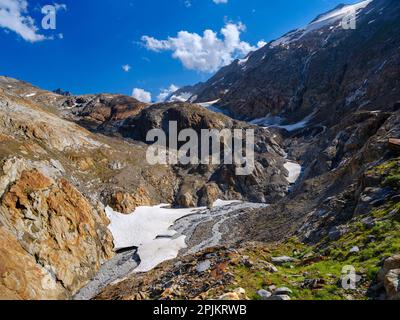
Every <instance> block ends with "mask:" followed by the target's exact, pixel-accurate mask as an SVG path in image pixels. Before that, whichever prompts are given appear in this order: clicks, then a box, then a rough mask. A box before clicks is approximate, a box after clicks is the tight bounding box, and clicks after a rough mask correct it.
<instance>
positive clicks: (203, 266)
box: [196, 260, 211, 273]
mask: <svg viewBox="0 0 400 320" xmlns="http://www.w3.org/2000/svg"><path fill="white" fill-rule="evenodd" d="M210 268H211V261H210V260H206V261H202V262H200V263H199V264H198V265H197V267H196V271H197V272H198V273H203V272H206V271H207V270H209V269H210Z"/></svg>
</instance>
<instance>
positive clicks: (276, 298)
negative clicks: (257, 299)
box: [268, 295, 292, 301]
mask: <svg viewBox="0 0 400 320" xmlns="http://www.w3.org/2000/svg"><path fill="white" fill-rule="evenodd" d="M268 300H271V301H289V300H292V299H291V298H290V297H289V296H287V295H277V296H275V295H274V296H272V297H270V298H268Z"/></svg>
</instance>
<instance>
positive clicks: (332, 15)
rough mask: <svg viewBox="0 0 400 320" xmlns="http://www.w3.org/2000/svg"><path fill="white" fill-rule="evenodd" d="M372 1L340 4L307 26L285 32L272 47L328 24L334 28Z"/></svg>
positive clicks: (292, 40) (271, 44)
mask: <svg viewBox="0 0 400 320" xmlns="http://www.w3.org/2000/svg"><path fill="white" fill-rule="evenodd" d="M372 1H374V0H364V1H361V2H359V3H355V4H352V5H345V6H340V7H338V8H337V9H336V10H332V11H329V12H327V13H326V14H323V15H321V16H319V17H318V18H317V19H316V20H314V21H312V22H311V23H309V24H308V25H307V26H306V27H304V28H300V29H297V30H294V31H291V32H289V33H287V34H285V35H284V36H283V37H281V38H279V39H277V40H275V41H272V42H271V43H270V47H276V46H280V45H288V44H290V43H292V42H295V41H298V40H300V39H301V38H303V37H304V36H305V35H306V34H308V33H310V32H312V31H315V30H319V29H322V28H324V27H326V26H331V30H334V29H335V28H337V27H338V26H340V23H341V22H342V20H343V18H345V17H346V16H348V15H349V14H351V13H352V12H356V14H359V13H360V12H361V10H362V9H364V8H366V7H367V6H368V5H369V4H370V3H371V2H372Z"/></svg>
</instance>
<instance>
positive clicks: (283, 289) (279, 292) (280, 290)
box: [274, 287, 293, 296]
mask: <svg viewBox="0 0 400 320" xmlns="http://www.w3.org/2000/svg"><path fill="white" fill-rule="evenodd" d="M292 293H293V292H292V290H290V289H289V288H287V287H280V288H277V289H276V290H275V291H274V296H281V295H291V294H292Z"/></svg>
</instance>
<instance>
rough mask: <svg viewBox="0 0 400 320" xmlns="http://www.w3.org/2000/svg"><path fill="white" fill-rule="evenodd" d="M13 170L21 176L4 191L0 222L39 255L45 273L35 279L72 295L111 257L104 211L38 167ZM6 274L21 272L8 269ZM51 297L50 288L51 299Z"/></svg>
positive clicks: (21, 242)
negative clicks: (44, 278) (44, 277)
mask: <svg viewBox="0 0 400 320" xmlns="http://www.w3.org/2000/svg"><path fill="white" fill-rule="evenodd" d="M16 163H18V162H16ZM19 163H21V162H19ZM22 164H23V165H24V163H23V162H22ZM6 165H7V164H6ZM28 166H29V165H26V164H25V167H28ZM14 168H15V170H18V171H20V174H17V175H16V176H15V177H13V178H15V181H13V182H10V184H9V185H8V186H7V187H6V190H5V191H4V194H3V196H2V199H1V202H0V213H1V215H0V222H1V223H2V225H3V226H5V227H6V228H7V229H8V230H10V231H11V232H12V234H13V235H14V237H16V239H18V241H19V244H20V246H21V248H23V249H24V250H25V251H26V252H25V254H26V255H27V254H29V255H30V256H31V257H35V259H34V260H35V262H36V264H37V266H36V268H39V269H40V270H41V273H38V277H39V278H38V279H36V280H37V281H41V280H40V276H43V274H45V275H46V277H47V279H49V280H48V281H50V280H51V281H53V282H54V284H53V286H54V288H57V287H58V286H60V285H61V286H62V288H63V290H64V293H67V292H68V293H74V292H76V291H77V290H78V289H80V287H82V285H84V284H85V283H86V281H88V279H90V277H91V276H93V275H94V274H95V272H96V271H97V270H98V269H99V268H100V265H101V264H102V263H103V262H105V261H106V260H107V259H109V258H110V257H112V255H113V243H112V236H111V234H110V233H109V231H108V230H107V224H108V220H107V218H106V216H105V214H104V211H103V210H102V209H101V208H95V207H93V206H92V205H91V204H90V203H89V201H88V200H87V199H85V197H84V196H83V195H82V194H81V193H79V192H78V191H77V190H76V189H75V188H74V187H73V186H72V185H71V184H70V183H69V182H68V181H66V180H65V179H63V178H56V177H53V178H52V177H49V176H46V175H45V174H44V173H43V172H41V171H39V170H38V169H28V168H26V169H23V168H19V167H17V166H14ZM3 169H4V167H3ZM2 178H4V177H2ZM2 180H3V181H4V179H2ZM11 253H12V252H11V251H10V253H9V254H11ZM27 259H28V258H27ZM14 268H18V266H17V265H16V266H14ZM5 272H6V273H8V272H17V271H16V270H10V269H9V268H7V271H5ZM32 276H33V275H32ZM51 281H50V282H51ZM56 284H57V285H56ZM42 294H44V293H42ZM52 295H54V292H52V291H51V290H50V291H49V298H51V297H52ZM37 298H39V296H38V297H37Z"/></svg>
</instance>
